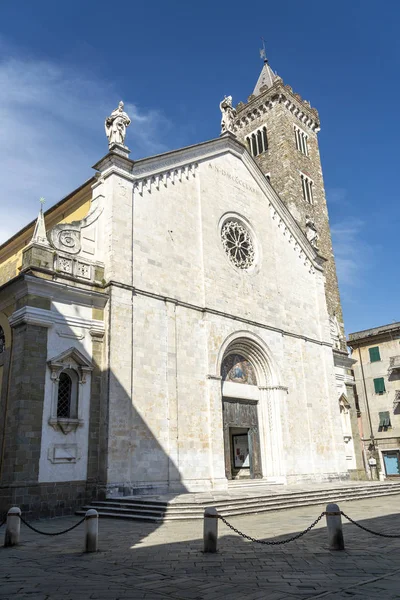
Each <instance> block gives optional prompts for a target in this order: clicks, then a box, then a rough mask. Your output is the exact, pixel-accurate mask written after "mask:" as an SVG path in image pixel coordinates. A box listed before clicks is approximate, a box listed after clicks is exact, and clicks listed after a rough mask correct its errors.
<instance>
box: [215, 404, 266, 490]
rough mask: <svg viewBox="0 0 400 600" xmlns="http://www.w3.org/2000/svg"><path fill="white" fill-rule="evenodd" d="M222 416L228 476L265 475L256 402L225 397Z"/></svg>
mask: <svg viewBox="0 0 400 600" xmlns="http://www.w3.org/2000/svg"><path fill="white" fill-rule="evenodd" d="M223 418H224V446H225V473H226V477H227V479H232V478H234V479H235V478H241V477H248V478H251V479H253V478H256V479H258V478H260V477H262V472H261V450H260V438H259V433H258V419H257V403H256V402H251V401H243V400H236V399H233V398H232V399H231V398H223Z"/></svg>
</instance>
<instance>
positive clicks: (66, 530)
mask: <svg viewBox="0 0 400 600" xmlns="http://www.w3.org/2000/svg"><path fill="white" fill-rule="evenodd" d="M20 519H21V521H22V522H23V524H24V525H26V526H27V527H28V528H29V529H32V531H34V532H35V533H40V534H42V535H62V534H63V533H68V532H69V531H72V530H73V529H75V527H78V525H81V523H83V522H84V520H85V517H83V519H81V520H80V521H78V523H75V525H72V527H68V529H65V530H64V531H57V532H56V533H51V532H49V531H40V530H39V529H36V528H35V527H33V526H32V525H30V524H29V523H27V522H26V521H25V519H23V518H22V517H21V516H20Z"/></svg>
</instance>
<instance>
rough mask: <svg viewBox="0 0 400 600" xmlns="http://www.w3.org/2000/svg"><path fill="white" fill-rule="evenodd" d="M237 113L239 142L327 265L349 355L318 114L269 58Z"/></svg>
mask: <svg viewBox="0 0 400 600" xmlns="http://www.w3.org/2000/svg"><path fill="white" fill-rule="evenodd" d="M236 111H237V116H236V119H235V124H234V132H235V134H236V136H237V138H238V139H239V140H240V141H241V142H243V143H244V144H246V145H247V148H248V150H249V152H250V153H251V154H252V156H253V157H254V158H255V160H256V161H257V163H258V165H259V167H260V168H261V170H262V172H263V173H264V174H265V176H266V177H267V178H268V180H269V182H270V183H271V185H272V187H273V188H274V189H275V191H276V192H277V193H278V194H279V196H280V198H281V199H282V200H283V201H284V202H285V203H286V205H287V207H288V209H289V210H290V212H291V213H292V215H293V216H294V217H295V219H296V220H297V221H298V223H299V225H300V226H301V228H302V229H303V231H304V233H305V235H306V236H307V237H308V239H309V240H310V242H311V243H312V244H313V245H314V247H315V248H317V249H318V252H319V254H320V255H321V256H322V257H323V258H324V259H325V261H326V262H324V270H325V277H326V299H327V306H328V312H329V315H330V317H331V330H332V338H333V339H335V342H334V346H336V349H337V350H339V351H340V350H342V351H346V343H345V337H344V327H343V317H342V308H341V304H340V296H339V288H338V281H337V276H336V266H335V260H334V256H333V252H332V241H331V234H330V228H329V218H328V211H327V206H326V198H325V190H324V182H323V177H322V169H321V159H320V155H319V149H318V138H317V134H318V132H319V130H320V121H319V115H318V111H317V110H316V109H315V108H312V107H311V105H310V103H309V102H308V101H307V100H303V99H302V98H301V96H300V95H299V94H296V93H295V92H294V91H293V90H292V88H291V87H290V86H289V85H285V84H284V82H283V81H282V79H281V77H279V76H278V75H277V74H275V73H274V72H273V71H272V69H271V67H270V66H269V64H268V60H267V59H264V65H263V68H262V71H261V73H260V76H259V78H258V81H257V83H256V86H255V88H254V91H253V93H252V94H251V96H249V98H248V101H247V103H243V102H239V104H238V105H237V107H236ZM335 329H336V334H335Z"/></svg>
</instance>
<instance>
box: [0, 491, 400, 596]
mask: <svg viewBox="0 0 400 600" xmlns="http://www.w3.org/2000/svg"><path fill="white" fill-rule="evenodd" d="M399 500H400V496H389V497H386V498H374V499H371V500H361V501H355V502H347V503H343V504H342V505H341V506H340V508H341V509H342V510H344V512H346V513H348V514H349V516H351V517H352V518H354V519H355V520H358V521H361V522H362V524H363V525H365V526H367V527H370V528H371V529H374V530H377V531H380V532H384V533H399V534H400V517H399V512H398V507H399ZM324 509H325V507H324V506H320V507H319V506H311V507H303V508H296V509H290V510H286V511H279V512H271V513H263V514H259V515H251V516H248V517H246V516H241V517H232V518H231V519H230V521H231V522H232V523H233V524H234V525H235V526H236V527H237V528H239V529H242V530H243V531H244V532H246V533H247V534H249V535H252V536H256V537H259V538H262V539H269V540H279V539H284V538H285V537H286V536H289V535H293V534H295V533H297V532H300V531H302V530H303V529H305V528H306V527H307V526H308V525H309V524H310V523H311V522H312V521H313V520H314V519H315V518H316V517H317V516H318V515H319V514H320V513H321V512H322V510H324ZM77 519H78V518H77V517H76V516H73V517H63V518H58V519H53V520H51V521H36V522H35V523H34V525H35V526H36V527H38V528H39V529H42V530H46V531H60V530H62V529H65V528H67V527H68V526H70V525H71V524H73V523H75V522H77ZM99 529H100V550H99V552H98V553H96V554H83V553H82V552H81V550H82V540H83V525H81V526H79V527H78V528H76V529H75V530H73V531H71V532H70V533H67V534H65V535H61V536H57V537H47V536H41V535H38V534H36V533H34V532H32V531H30V530H28V529H27V528H26V527H25V526H24V525H23V524H22V525H21V541H22V544H21V545H20V546H18V547H14V548H3V547H1V548H0V598H1V600H11V599H13V600H14V599H15V598H17V599H18V600H28V599H29V600H47V599H49V600H68V599H73V600H75V599H86V598H88V599H89V598H90V599H94V600H96V599H97V600H117V599H119V598H120V599H121V600H124V599H133V600H142V599H149V600H152V599H154V600H166V599H168V598H169V599H171V600H186V599H187V600H211V599H218V600H220V599H221V600H225V599H226V600H228V599H229V600H238V599H239V598H240V599H246V600H261V599H262V600H294V599H297V600H306V599H308V598H327V599H328V600H338V599H339V598H351V599H352V600H360V599H361V598H362V599H363V600H364V599H371V600H372V599H379V600H383V599H385V600H392V599H394V598H399V599H400V539H385V538H381V537H377V536H372V535H371V534H368V533H365V532H363V531H361V530H359V529H358V528H356V527H355V526H354V525H352V524H350V523H347V522H346V521H344V535H345V543H346V551H345V552H330V551H328V550H327V548H326V527H325V518H323V520H321V521H320V523H318V525H317V526H316V528H315V529H313V530H312V531H310V532H309V533H308V534H307V535H305V536H304V537H303V538H300V539H299V540H297V541H295V542H291V543H289V544H286V545H283V546H276V547H273V546H262V545H260V544H254V543H251V542H247V541H245V540H243V539H241V538H240V537H238V536H237V535H236V534H234V533H233V532H231V531H230V530H229V529H228V528H227V527H226V526H225V525H224V524H223V523H221V522H219V552H218V553H217V554H203V553H202V522H201V521H179V522H167V523H164V524H152V523H131V522H129V521H120V520H112V519H101V520H100V523H99ZM3 532H4V528H2V529H1V530H0V534H1V538H3V535H4V533H3Z"/></svg>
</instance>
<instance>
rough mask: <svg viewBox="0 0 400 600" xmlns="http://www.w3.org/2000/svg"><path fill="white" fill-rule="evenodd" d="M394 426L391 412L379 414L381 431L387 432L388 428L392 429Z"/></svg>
mask: <svg viewBox="0 0 400 600" xmlns="http://www.w3.org/2000/svg"><path fill="white" fill-rule="evenodd" d="M391 426H392V424H391V422H390V413H389V411H384V412H380V413H379V431H381V430H382V429H384V430H386V429H387V428H388V427H391Z"/></svg>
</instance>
